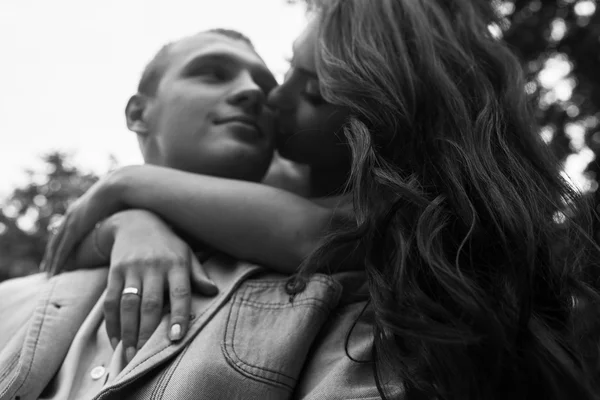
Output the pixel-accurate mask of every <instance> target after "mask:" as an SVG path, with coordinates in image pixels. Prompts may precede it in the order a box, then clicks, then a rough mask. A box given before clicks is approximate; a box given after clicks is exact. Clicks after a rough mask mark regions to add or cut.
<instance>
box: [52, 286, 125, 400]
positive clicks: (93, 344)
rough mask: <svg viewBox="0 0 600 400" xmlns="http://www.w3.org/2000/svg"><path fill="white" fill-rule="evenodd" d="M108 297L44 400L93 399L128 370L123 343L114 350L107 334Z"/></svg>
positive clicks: (83, 327)
mask: <svg viewBox="0 0 600 400" xmlns="http://www.w3.org/2000/svg"><path fill="white" fill-rule="evenodd" d="M104 296H105V294H103V295H102V297H101V298H100V301H98V302H97V303H96V305H95V306H94V308H93V309H92V311H91V312H90V314H89V315H88V316H87V318H86V319H85V321H84V322H83V324H82V325H81V328H80V329H79V330H78V331H77V334H76V335H75V338H74V339H73V344H72V345H71V347H70V348H69V351H68V353H67V355H66V357H65V360H64V362H63V364H62V366H61V367H60V369H59V371H58V373H57V374H56V376H55V377H54V379H52V381H50V383H49V384H48V386H47V387H46V389H45V390H44V392H43V393H42V395H41V396H40V400H59V399H60V400H66V399H68V400H82V399H87V398H91V397H93V396H94V395H95V394H97V393H99V392H100V389H102V387H103V386H104V385H105V384H106V383H109V382H110V381H111V378H113V379H114V377H116V376H117V375H118V374H119V372H121V371H122V370H123V368H124V367H125V364H124V361H123V360H122V356H121V354H122V349H121V344H119V345H118V346H117V348H116V350H115V351H113V349H112V347H111V345H110V341H109V339H108V335H107V333H106V327H105V323H104V312H103V304H104ZM73 377H74V378H73Z"/></svg>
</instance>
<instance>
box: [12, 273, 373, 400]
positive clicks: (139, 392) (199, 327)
mask: <svg viewBox="0 0 600 400" xmlns="http://www.w3.org/2000/svg"><path fill="white" fill-rule="evenodd" d="M209 264H210V263H208V264H207V267H210V265H209ZM215 268H217V267H215V266H213V269H212V272H211V271H207V272H208V273H209V275H210V276H211V278H213V280H214V281H215V282H216V283H217V286H218V287H219V289H220V293H219V295H217V296H216V297H215V298H203V297H198V296H194V298H193V303H192V309H193V310H194V311H195V312H196V313H197V314H196V318H195V319H194V320H193V321H192V323H191V324H190V329H189V331H188V333H187V334H186V335H185V337H184V338H183V339H182V340H181V341H179V342H177V343H172V342H170V341H169V340H168V338H167V326H168V318H163V321H162V322H161V324H160V325H159V327H158V328H157V330H156V331H155V334H154V335H152V337H151V338H150V340H149V341H148V342H147V343H146V345H144V347H143V348H142V349H140V351H139V352H138V353H137V354H136V356H135V357H134V359H133V360H132V361H131V362H130V363H129V364H127V365H126V366H123V364H121V362H122V359H123V358H122V349H121V348H120V347H117V349H116V351H115V352H114V353H111V349H110V344H109V343H108V340H107V336H106V333H105V329H104V326H103V322H102V303H103V298H102V296H101V293H102V289H103V288H104V286H105V285H106V270H88V271H75V272H71V273H67V274H63V275H64V276H63V275H61V276H58V277H54V278H52V279H50V280H49V281H46V282H43V279H40V278H39V277H32V278H23V279H21V280H17V281H14V282H8V283H3V284H0V298H2V299H11V300H12V299H13V297H14V296H15V295H18V294H20V293H22V292H23V291H24V290H26V291H28V292H39V296H38V299H36V300H35V304H36V305H35V306H34V307H32V306H31V302H29V303H27V302H22V304H21V303H18V302H12V301H9V302H7V303H4V304H2V303H0V316H3V315H4V316H6V317H7V318H8V319H7V321H6V322H7V324H6V325H3V326H0V344H2V346H4V347H0V365H4V363H12V364H11V365H12V367H11V368H9V369H6V371H4V368H2V367H1V366H0V400H6V399H11V400H13V399H17V398H19V399H21V400H30V399H31V400H33V399H37V398H39V397H40V395H42V398H43V399H52V400H55V399H61V396H66V397H62V398H64V399H75V398H78V399H83V400H85V399H91V398H93V399H96V400H110V399H115V400H116V399H124V398H126V399H130V400H146V399H177V400H203V399H207V400H208V399H215V398H224V399H225V398H227V399H229V398H249V399H252V398H256V399H288V398H292V397H293V398H302V399H306V400H312V399H314V400H321V399H327V400H331V399H347V398H362V399H369V398H377V397H378V393H377V388H376V386H375V381H374V379H373V375H372V368H371V364H368V363H355V362H354V361H352V360H351V359H349V358H348V357H347V356H346V353H345V344H344V341H343V340H342V339H343V338H345V335H346V333H347V332H348V331H349V330H350V329H352V330H353V333H352V335H351V336H352V337H351V341H350V343H349V347H348V349H349V351H350V354H351V355H352V356H353V357H356V358H357V359H359V360H362V359H363V357H368V356H369V355H370V346H371V344H372V338H371V333H370V332H371V329H370V324H369V321H368V319H364V318H361V313H362V310H363V309H364V308H365V307H364V306H365V305H366V301H364V300H361V297H362V299H364V295H363V296H360V291H361V290H360V286H361V284H363V283H364V276H361V274H360V273H358V274H357V273H349V274H348V275H347V277H348V278H349V279H345V278H343V274H342V275H340V274H337V277H335V278H334V277H329V276H325V275H320V274H316V275H314V276H312V277H311V278H310V279H309V281H308V282H307V286H306V288H305V290H304V291H303V292H301V293H299V294H297V295H296V296H294V297H290V296H289V294H287V292H286V282H287V278H286V277H284V276H281V275H278V274H271V273H266V272H265V271H264V270H262V269H261V268H259V267H257V266H251V265H247V264H246V265H243V263H242V264H239V263H231V264H230V265H223V264H221V265H219V266H218V269H215ZM340 276H342V278H339V277H340ZM338 278H339V279H338ZM38 281H39V282H38ZM32 282H34V283H36V284H38V283H39V284H41V286H39V285H38V286H37V287H35V288H30V283H32ZM347 282H350V283H347ZM342 286H343V288H344V295H343V296H342V297H343V298H345V299H344V300H343V301H342V304H340V301H339V300H340V296H341V295H342ZM73 287H78V289H79V290H77V291H76V292H74V291H73V290H72V288H73ZM356 295H358V297H356ZM353 296H355V297H354V298H353ZM347 299H351V300H350V301H346V300H347ZM338 305H339V307H338ZM4 306H6V307H4ZM4 308H7V309H8V310H5V309H4ZM32 309H33V315H32V316H31V317H30V322H29V323H27V324H26V326H22V323H23V320H24V319H23V318H22V316H21V315H19V312H20V311H21V310H32ZM10 310H12V312H11V311H10ZM28 312H29V311H28ZM357 318H359V319H360V321H358V323H357V324H354V322H355V321H357ZM3 322H4V321H3ZM353 326H354V327H353ZM5 327H6V329H4V328H5ZM5 333H6V334H9V335H12V336H13V337H11V338H9V337H7V336H5V335H4V334H5ZM88 348H89V349H91V350H89V351H88V350H86V349H88ZM11 360H12V361H11ZM15 360H16V361H15ZM13 361H14V362H13ZM102 363H105V365H106V366H105V367H104V368H105V370H104V371H100V370H99V369H97V367H98V366H100V364H102ZM61 364H62V365H61ZM3 371H4V372H3ZM93 371H94V374H93V375H94V377H96V376H100V378H98V379H96V380H94V378H93V377H92V372H93ZM57 372H58V375H57ZM100 372H102V374H101V373H100ZM55 375H56V377H55ZM69 376H70V377H71V378H70V379H69ZM53 380H54V381H53ZM103 380H105V381H103ZM51 381H53V382H52V383H51ZM98 386H101V387H100V389H98ZM44 396H45V397H44Z"/></svg>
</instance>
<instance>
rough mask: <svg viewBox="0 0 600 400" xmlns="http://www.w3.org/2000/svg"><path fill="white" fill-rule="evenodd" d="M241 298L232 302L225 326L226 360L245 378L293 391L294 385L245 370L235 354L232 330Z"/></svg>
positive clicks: (223, 347)
mask: <svg viewBox="0 0 600 400" xmlns="http://www.w3.org/2000/svg"><path fill="white" fill-rule="evenodd" d="M244 291H247V288H245V290H244ZM241 298H243V296H242V294H240V293H236V295H235V297H234V299H233V301H232V304H231V308H230V310H229V315H228V316H227V321H226V325H225V337H224V341H223V345H222V346H221V350H222V352H223V354H224V355H225V358H226V359H227V361H229V363H230V364H231V366H232V367H233V368H234V369H235V370H237V371H238V372H239V373H241V374H242V375H244V376H247V377H248V378H250V379H253V380H256V381H259V382H266V383H270V384H272V385H276V386H280V387H284V388H286V389H289V390H293V385H290V384H288V383H285V382H281V381H279V380H276V379H273V378H269V377H266V376H262V375H259V374H257V373H255V372H252V371H247V367H246V368H244V367H245V365H244V363H243V362H242V360H240V358H239V357H238V355H237V354H236V353H235V351H234V348H233V342H234V339H235V328H234V329H233V330H232V329H231V328H232V327H231V324H232V323H233V324H234V327H235V325H236V324H237V321H238V319H239V317H238V316H239V313H240V309H241V307H240V306H241V303H240V299H241ZM234 309H235V311H234ZM234 312H235V313H236V315H235V318H233V315H232V314H233V313H234ZM234 321H235V322H234ZM230 348H231V350H232V352H233V355H232V354H231V352H230ZM234 356H235V357H234ZM248 366H249V367H252V366H251V365H250V364H248ZM257 368H258V369H261V368H259V367H257ZM265 371H267V372H269V373H274V374H276V375H277V374H278V373H277V372H271V371H269V370H265ZM280 375H282V377H283V378H288V379H291V380H292V381H293V382H295V381H296V380H295V379H293V378H290V377H288V376H286V375H285V374H280Z"/></svg>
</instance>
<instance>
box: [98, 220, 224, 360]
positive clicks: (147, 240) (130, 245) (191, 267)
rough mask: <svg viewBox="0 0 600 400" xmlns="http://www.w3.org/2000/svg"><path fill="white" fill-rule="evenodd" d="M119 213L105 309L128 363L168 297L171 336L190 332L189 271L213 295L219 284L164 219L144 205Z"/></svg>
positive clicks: (114, 340) (151, 330) (158, 318)
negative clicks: (204, 269)
mask: <svg viewBox="0 0 600 400" xmlns="http://www.w3.org/2000/svg"><path fill="white" fill-rule="evenodd" d="M115 217H118V218H117V221H118V222H117V223H118V227H117V228H116V229H115V236H114V243H113V246H112V251H111V252H110V270H109V276H108V287H107V294H106V300H105V304H104V312H105V317H106V330H107V333H108V337H109V338H110V340H111V344H112V345H113V346H116V344H117V343H118V341H119V340H120V339H121V340H122V341H123V348H124V349H125V354H126V359H127V362H129V361H131V359H132V358H133V356H134V355H135V353H136V351H137V350H139V349H140V348H141V347H142V346H143V345H144V344H145V343H146V341H147V340H148V339H149V338H150V336H151V335H152V334H153V333H154V331H155V330H156V328H157V327H158V325H159V323H160V321H161V318H162V315H163V305H164V304H165V303H167V302H169V303H170V306H171V317H170V322H169V332H168V335H169V338H170V339H171V340H174V341H176V340H179V339H181V338H182V337H183V336H184V335H185V334H186V332H187V330H188V325H189V320H190V308H191V284H190V273H191V275H193V277H194V283H195V285H196V289H197V290H199V292H200V293H202V294H205V295H215V294H216V293H217V292H218V289H217V287H216V286H215V284H214V283H213V282H212V281H211V280H210V279H209V278H208V276H207V275H206V274H205V273H204V271H203V270H202V267H201V265H200V263H199V262H198V260H197V259H196V256H195V255H194V254H193V253H192V251H191V249H190V247H189V246H188V245H187V244H186V243H185V242H184V241H183V240H181V239H180V238H179V237H178V236H177V235H176V234H175V233H173V231H172V230H171V229H170V228H169V227H168V226H167V225H166V224H165V223H164V222H163V221H162V220H161V219H160V218H158V217H157V216H155V215H154V214H152V213H150V212H148V211H144V210H127V211H122V212H120V213H119V214H117V215H115ZM111 220H115V218H111ZM167 288H168V300H167V301H165V295H166V293H165V289H167ZM126 289H127V290H126ZM124 291H125V293H124Z"/></svg>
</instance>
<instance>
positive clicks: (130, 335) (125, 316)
mask: <svg viewBox="0 0 600 400" xmlns="http://www.w3.org/2000/svg"><path fill="white" fill-rule="evenodd" d="M142 292H143V287H142V280H141V279H140V277H139V276H138V275H137V274H136V273H134V272H133V271H132V272H129V273H128V274H127V277H126V278H125V287H124V288H123V292H122V293H121V310H120V311H121V340H123V348H124V349H125V360H126V361H127V363H129V362H130V361H131V359H132V358H133V356H135V353H136V352H137V350H136V349H137V338H138V331H139V325H140V303H141V299H142V295H143V293H142Z"/></svg>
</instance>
